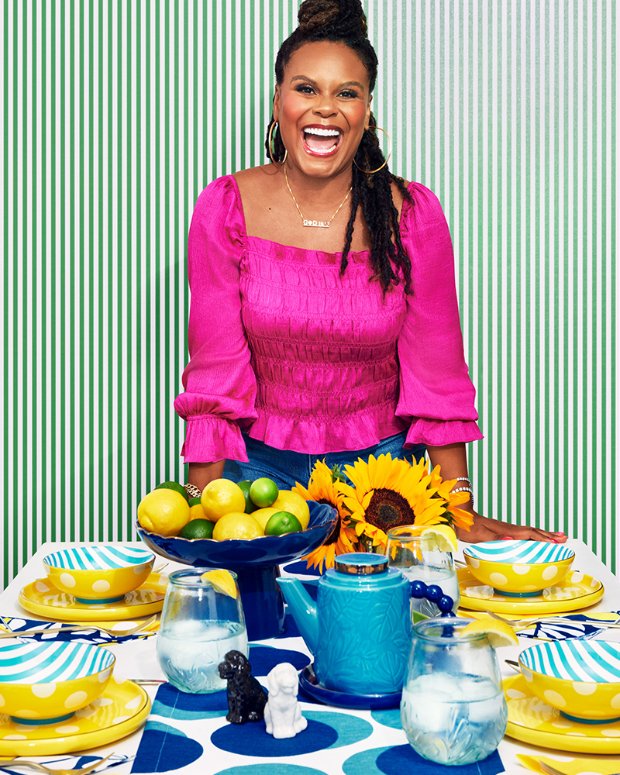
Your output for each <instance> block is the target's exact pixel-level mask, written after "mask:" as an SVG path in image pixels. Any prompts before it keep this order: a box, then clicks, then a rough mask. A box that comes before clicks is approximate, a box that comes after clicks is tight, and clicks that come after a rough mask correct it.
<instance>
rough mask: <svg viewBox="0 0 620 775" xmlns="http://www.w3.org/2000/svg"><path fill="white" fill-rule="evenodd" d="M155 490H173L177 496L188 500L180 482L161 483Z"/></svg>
mask: <svg viewBox="0 0 620 775" xmlns="http://www.w3.org/2000/svg"><path fill="white" fill-rule="evenodd" d="M155 489H156V490H159V489H167V490H174V491H175V492H178V493H179V495H182V496H183V497H184V498H185V500H188V497H187V492H186V491H185V487H183V485H182V484H180V482H173V481H167V482H162V483H161V484H158V485H157V487H156V488H155Z"/></svg>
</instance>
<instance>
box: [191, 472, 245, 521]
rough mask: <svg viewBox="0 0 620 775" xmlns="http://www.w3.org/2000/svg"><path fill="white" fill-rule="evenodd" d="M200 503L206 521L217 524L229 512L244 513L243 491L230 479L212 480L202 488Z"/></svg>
mask: <svg viewBox="0 0 620 775" xmlns="http://www.w3.org/2000/svg"><path fill="white" fill-rule="evenodd" d="M200 502H201V503H202V508H203V510H204V513H205V516H206V518H207V519H210V520H211V522H217V521H218V519H219V518H220V517H223V516H224V514H229V513H230V512H231V511H245V496H244V494H243V490H242V489H241V488H240V487H239V485H238V484H235V482H231V481H230V479H214V480H213V481H212V482H209V484H208V485H207V486H206V487H205V488H204V490H203V491H202V495H201V496H200Z"/></svg>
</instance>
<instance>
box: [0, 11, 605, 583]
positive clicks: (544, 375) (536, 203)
mask: <svg viewBox="0 0 620 775" xmlns="http://www.w3.org/2000/svg"><path fill="white" fill-rule="evenodd" d="M296 5H297V4H296V3H295V2H290V1H288V2H279V1H278V0H227V2H216V1H215V0H200V1H199V0H186V1H182V0H141V2H139V1H138V0H136V2H123V0H116V1H114V2H113V1H112V0H90V1H87V0H44V1H43V2H40V1H38V0H3V3H2V13H1V18H0V24H1V25H2V41H3V46H2V54H1V56H0V67H1V68H2V73H1V76H2V83H3V84H4V93H3V98H2V102H1V110H2V129H3V143H2V152H1V154H0V165H1V167H2V170H1V179H2V183H3V192H2V196H3V218H2V223H1V224H0V229H1V236H0V245H2V253H3V264H4V284H3V295H2V300H3V308H4V309H3V314H2V316H1V317H0V326H1V327H2V339H3V344H4V355H3V370H4V377H3V379H2V381H1V382H0V390H1V393H2V395H1V400H2V423H3V434H2V436H3V445H2V451H1V454H2V473H3V480H4V481H3V487H2V496H1V503H2V509H3V512H4V513H3V531H2V551H1V557H2V572H3V579H4V583H6V582H7V581H8V580H9V579H10V578H11V577H12V576H13V575H14V574H15V573H16V571H17V570H18V569H19V567H20V566H21V565H22V564H23V563H24V562H25V561H26V560H27V558H28V557H29V556H30V555H31V554H32V552H33V551H34V550H35V549H36V548H37V547H38V545H39V544H40V543H41V542H43V541H45V540H48V539H67V540H70V539H76V540H77V539H84V540H98V539H126V538H131V537H132V536H133V535H134V533H133V528H132V522H133V519H134V514H135V506H136V504H137V502H138V501H139V499H140V497H141V496H142V495H143V494H144V493H145V492H146V491H148V490H149V489H150V488H151V487H153V486H154V485H155V484H156V483H157V482H158V481H160V480H162V479H166V478H179V479H183V468H182V463H181V460H180V458H179V449H180V445H181V441H182V434H183V429H182V425H181V423H180V421H179V420H178V419H177V417H176V416H175V414H174V412H173V409H172V401H173V398H174V396H175V394H176V393H177V392H178V390H179V388H180V374H181V370H182V367H183V365H184V361H185V324H186V319H187V303H188V297H187V290H186V282H185V257H184V253H185V241H186V233H187V228H188V223H189V218H190V214H191V210H192V206H193V203H194V201H195V198H196V196H197V194H198V192H199V191H200V190H201V189H202V188H203V187H204V186H205V185H206V184H207V183H208V182H209V181H210V180H211V179H212V178H214V177H216V176H218V175H221V174H223V173H225V172H230V171H233V170H235V169H238V168H240V167H245V166H250V165H254V164H258V163H261V162H262V161H263V151H262V143H263V131H264V128H265V126H266V123H267V119H268V116H269V104H270V97H271V93H272V87H273V83H272V78H273V76H272V62H273V56H274V51H275V50H276V48H277V44H278V42H279V41H280V40H281V39H282V38H283V37H284V36H285V35H286V34H288V32H289V31H290V29H291V28H292V25H293V20H294V19H295V14H296ZM366 7H367V9H368V12H369V27H370V33H371V37H372V39H373V40H374V41H375V43H376V47H377V50H378V53H379V58H380V61H381V62H382V71H381V77H380V80H379V85H378V88H377V92H376V95H375V102H374V110H375V113H376V115H377V118H378V121H379V123H380V124H382V125H383V126H385V127H387V128H388V129H389V131H390V133H391V135H392V138H393V155H392V161H391V164H392V167H393V169H394V170H395V171H397V172H399V173H400V174H402V175H403V176H405V177H408V178H415V179H417V180H420V181H421V182H424V183H425V184H427V185H429V186H430V187H432V188H433V189H434V190H435V191H436V192H437V194H438V195H439V197H440V198H441V200H442V201H443V203H444V205H445V209H446V213H447V216H448V220H449V222H450V224H451V227H452V230H453V236H454V243H455V250H456V257H457V273H458V283H459V291H460V295H461V308H462V316H463V327H464V334H465V344H466V350H467V354H468V359H469V362H470V365H471V369H472V373H473V376H474V379H475V381H476V384H477V386H478V407H479V410H480V415H481V425H482V428H483V431H484V433H485V435H486V440H485V441H484V442H481V443H479V444H477V445H475V446H474V448H473V449H472V453H471V464H472V470H473V473H474V476H475V479H476V487H477V491H478V502H479V504H481V509H482V510H483V511H484V513H487V514H489V515H494V516H500V515H503V516H506V517H510V518H514V519H517V518H524V517H526V516H529V517H530V519H532V521H536V522H537V523H538V524H541V525H543V526H548V527H553V528H563V529H565V530H567V531H568V532H569V533H570V534H572V535H574V536H578V537H580V538H582V539H584V540H586V541H587V542H588V543H589V544H590V545H591V546H592V548H593V549H594V550H595V551H596V552H597V553H598V554H599V555H600V556H601V558H602V559H603V560H605V561H607V562H608V563H609V564H610V565H611V566H612V567H615V566H616V562H617V554H618V538H617V530H616V503H617V496H618V491H617V456H616V442H617V414H616V409H617V391H616V382H617V362H618V358H617V356H618V341H617V313H616V306H615V292H616V291H617V275H616V267H615V263H614V258H615V254H616V231H615V228H616V227H615V220H614V219H615V216H616V201H617V200H616V190H617V189H616V185H615V165H616V150H615V147H616V146H615V142H616V139H617V138H616V114H615V102H614V98H615V90H616V62H615V42H616V39H617V28H616V7H615V1H614V0H590V1H587V0H583V1H581V2H579V1H578V0H564V2H562V1H561V0H547V2H540V1H536V0H502V1H501V2H496V1H495V0H400V1H399V0H383V1H381V2H379V0H376V1H375V0H367V3H366Z"/></svg>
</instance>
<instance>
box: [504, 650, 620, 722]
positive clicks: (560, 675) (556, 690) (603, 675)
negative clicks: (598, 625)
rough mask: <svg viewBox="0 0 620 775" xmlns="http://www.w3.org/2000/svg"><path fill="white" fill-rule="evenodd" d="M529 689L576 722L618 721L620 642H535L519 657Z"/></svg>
mask: <svg viewBox="0 0 620 775" xmlns="http://www.w3.org/2000/svg"><path fill="white" fill-rule="evenodd" d="M519 666H520V668H521V673H522V674H523V677H524V678H525V681H526V684H527V686H528V689H530V690H531V692H532V694H534V695H536V697H538V698H539V699H541V700H543V701H544V702H546V703H547V704H548V705H551V706H552V707H553V708H556V709H557V710H559V711H560V712H561V713H562V715H564V716H567V717H568V718H571V719H575V720H577V721H584V720H586V721H589V722H608V721H618V720H620V643H614V642H607V641H602V640H579V639H577V638H571V639H570V640H563V641H550V642H546V643H537V644H536V645H535V646H531V647H530V648H528V649H525V651H522V652H521V654H520V655H519Z"/></svg>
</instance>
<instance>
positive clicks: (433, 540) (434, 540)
mask: <svg viewBox="0 0 620 775" xmlns="http://www.w3.org/2000/svg"><path fill="white" fill-rule="evenodd" d="M420 536H421V544H422V548H423V549H425V550H426V551H440V552H452V553H453V554H454V552H456V550H457V549H458V540H457V537H456V533H455V532H454V530H453V529H452V528H451V527H450V525H429V526H428V527H425V528H424V529H423V530H422V532H421V533H420Z"/></svg>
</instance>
